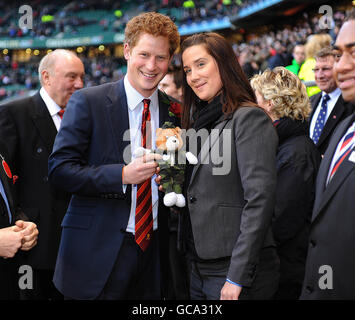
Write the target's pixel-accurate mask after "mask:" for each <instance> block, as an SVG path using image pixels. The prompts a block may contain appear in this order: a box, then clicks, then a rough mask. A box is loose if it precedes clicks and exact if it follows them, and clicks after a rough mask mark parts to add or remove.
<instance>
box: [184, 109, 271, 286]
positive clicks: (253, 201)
mask: <svg viewBox="0 0 355 320" xmlns="http://www.w3.org/2000/svg"><path fill="white" fill-rule="evenodd" d="M216 129H217V130H219V132H218V133H219V134H214V133H216V132H217V131H215V132H213V130H212V132H211V139H210V141H209V140H207V141H206V142H205V143H204V145H203V147H202V149H201V152H200V154H199V157H198V158H199V164H197V165H196V166H195V168H194V170H193V172H192V176H191V179H190V184H189V187H188V189H187V201H189V203H188V205H189V211H190V219H191V225H192V231H193V235H194V241H195V247H196V251H197V254H198V256H199V257H200V258H202V259H216V258H220V257H231V263H230V267H229V272H228V275H227V277H228V278H229V279H230V280H232V281H234V282H237V283H239V284H241V285H243V286H250V285H251V284H252V282H253V279H254V277H255V273H256V267H257V265H258V263H259V257H260V253H261V249H262V248H263V247H270V246H274V242H273V238H272V235H271V228H270V225H271V218H272V214H273V210H274V203H275V202H274V200H275V185H276V150H277V145H278V138H277V134H276V130H275V129H274V128H273V126H272V123H271V120H270V119H269V118H268V116H267V115H266V114H265V112H264V111H263V110H262V109H260V108H256V107H242V108H240V109H238V110H237V111H236V112H235V113H234V114H233V115H231V116H229V117H228V118H227V119H225V117H224V116H223V117H222V118H220V120H219V121H218V123H217V125H216V126H215V129H214V130H216ZM220 155H223V157H222V159H223V161H221V159H220V158H219V157H220ZM218 162H220V163H219V164H218Z"/></svg>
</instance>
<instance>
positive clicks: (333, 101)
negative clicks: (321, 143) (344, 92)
mask: <svg viewBox="0 0 355 320" xmlns="http://www.w3.org/2000/svg"><path fill="white" fill-rule="evenodd" d="M326 94H327V93H325V92H324V91H322V97H321V98H320V100H319V103H318V105H317V108H316V111H315V112H314V115H313V118H312V120H311V125H310V127H309V136H310V138H312V137H313V131H314V127H315V125H316V122H317V119H318V115H319V112H320V110H321V108H322V101H323V97H324V96H325V95H326ZM328 95H329V97H330V100H328V103H327V114H326V118H325V123H327V120H328V118H329V115H330V114H331V113H332V111H333V109H334V107H335V105H336V103H337V101H338V99H339V97H340V95H341V90H340V89H339V88H336V89H335V90H334V91H333V92H331V93H328Z"/></svg>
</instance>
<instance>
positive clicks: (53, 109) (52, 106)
mask: <svg viewBox="0 0 355 320" xmlns="http://www.w3.org/2000/svg"><path fill="white" fill-rule="evenodd" d="M39 94H40V95H41V97H42V99H43V101H44V103H45V104H46V106H47V109H48V111H49V114H50V115H51V117H52V119H53V122H54V124H55V127H56V128H57V131H59V128H60V124H61V122H62V119H61V118H60V116H59V114H58V112H59V111H60V110H61V109H62V108H61V107H60V106H58V105H57V104H56V103H55V101H54V100H53V99H52V98H51V97H50V96H49V94H48V93H47V91H46V89H44V88H43V87H42V88H41V90H39Z"/></svg>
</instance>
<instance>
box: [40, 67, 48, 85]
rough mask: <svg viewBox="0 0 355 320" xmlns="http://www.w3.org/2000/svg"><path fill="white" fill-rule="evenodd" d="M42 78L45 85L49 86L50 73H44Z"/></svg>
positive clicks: (45, 71)
mask: <svg viewBox="0 0 355 320" xmlns="http://www.w3.org/2000/svg"><path fill="white" fill-rule="evenodd" d="M41 78H42V82H43V84H44V85H48V84H49V72H48V71H47V70H43V71H42V73H41Z"/></svg>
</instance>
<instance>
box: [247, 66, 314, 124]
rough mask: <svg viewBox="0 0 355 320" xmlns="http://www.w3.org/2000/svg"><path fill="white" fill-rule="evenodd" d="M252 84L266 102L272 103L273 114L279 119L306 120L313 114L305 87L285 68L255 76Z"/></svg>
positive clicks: (266, 71) (277, 68)
mask: <svg viewBox="0 0 355 320" xmlns="http://www.w3.org/2000/svg"><path fill="white" fill-rule="evenodd" d="M250 84H251V86H252V88H253V89H254V91H258V92H259V93H260V94H261V95H262V96H263V98H264V100H266V101H271V103H272V113H273V114H274V115H275V117H277V118H283V117H289V118H291V119H294V120H305V119H307V118H308V115H309V113H310V112H311V104H310V102H309V98H308V95H307V90H306V87H305V85H304V84H303V83H302V82H301V80H300V79H299V78H298V77H297V76H296V75H295V74H293V73H292V72H290V71H288V70H287V69H285V68H284V67H276V68H274V69H273V70H272V71H271V70H269V69H267V70H265V71H264V72H263V73H262V74H258V75H255V76H253V78H252V79H251V81H250Z"/></svg>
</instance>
